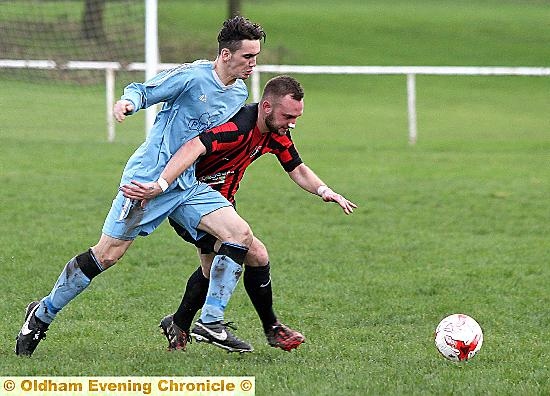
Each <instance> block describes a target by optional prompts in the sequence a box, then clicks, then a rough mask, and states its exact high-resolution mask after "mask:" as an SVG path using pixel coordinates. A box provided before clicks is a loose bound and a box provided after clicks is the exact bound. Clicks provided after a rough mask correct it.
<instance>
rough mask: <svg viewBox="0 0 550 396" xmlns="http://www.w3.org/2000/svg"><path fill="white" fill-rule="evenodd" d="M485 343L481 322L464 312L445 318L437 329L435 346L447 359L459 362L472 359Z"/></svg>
mask: <svg viewBox="0 0 550 396" xmlns="http://www.w3.org/2000/svg"><path fill="white" fill-rule="evenodd" d="M482 344H483V331H482V330H481V327H480V326H479V324H478V323H477V322H476V321H475V320H474V319H472V318H471V317H469V316H468V315H464V314H453V315H449V316H447V317H446V318H444V319H443V320H442V321H441V322H439V325H437V328H436V329H435V346H436V347H437V350H438V351H439V352H440V353H441V354H442V355H443V356H444V357H446V358H447V359H449V360H452V361H455V362H459V361H465V360H468V359H471V358H473V357H474V355H475V354H476V353H477V352H478V351H479V350H480V348H481V345H482Z"/></svg>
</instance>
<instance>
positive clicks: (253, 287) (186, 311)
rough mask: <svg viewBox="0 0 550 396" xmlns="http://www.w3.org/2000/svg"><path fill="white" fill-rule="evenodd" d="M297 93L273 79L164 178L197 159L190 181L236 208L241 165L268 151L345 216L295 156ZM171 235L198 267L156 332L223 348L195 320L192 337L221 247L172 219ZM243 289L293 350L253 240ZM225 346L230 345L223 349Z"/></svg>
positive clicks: (270, 329)
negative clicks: (186, 246) (190, 248)
mask: <svg viewBox="0 0 550 396" xmlns="http://www.w3.org/2000/svg"><path fill="white" fill-rule="evenodd" d="M303 96H304V93H303V90H302V87H301V86H300V84H299V83H298V81H296V80H295V79H294V78H292V77H288V76H278V77H274V78H273V79H271V80H270V81H268V83H267V84H266V86H265V88H264V93H263V96H262V100H261V101H260V103H254V104H249V105H246V106H244V107H243V108H242V109H241V110H240V111H239V112H238V113H237V114H236V115H235V116H234V117H233V118H232V119H231V120H230V121H228V122H227V123H225V124H222V125H220V126H218V127H216V128H213V129H211V130H209V131H207V132H204V133H202V134H201V135H199V136H198V137H197V138H195V139H193V141H192V142H189V143H188V144H186V145H185V146H184V147H182V148H181V149H180V151H179V152H178V153H177V154H176V155H175V156H174V158H173V159H172V160H171V161H170V163H169V164H168V165H167V167H166V168H165V170H164V172H163V174H162V177H163V178H164V179H166V180H167V181H168V182H171V180H173V179H175V177H177V175H178V174H179V172H181V171H183V169H185V168H186V167H187V166H188V165H189V164H190V163H192V162H193V161H194V160H195V159H196V158H199V156H200V158H199V161H198V163H197V165H196V176H197V178H198V179H199V180H200V181H203V182H204V183H208V184H210V185H211V186H212V187H213V188H214V189H215V190H217V191H220V193H221V194H222V195H223V196H225V197H226V198H227V199H228V200H229V201H230V202H231V203H232V204H234V205H235V194H236V192H237V190H238V188H239V183H240V181H241V179H242V178H243V176H244V173H245V170H246V168H247V167H248V166H249V165H250V164H251V163H252V162H253V161H254V160H256V159H257V158H259V157H260V156H262V155H263V154H266V153H272V154H274V155H276V156H277V159H278V160H279V162H280V164H281V166H282V167H283V169H284V170H285V171H286V172H287V173H288V175H289V176H290V178H291V179H292V180H293V181H294V182H295V183H296V184H298V185H299V186H300V187H302V188H303V189H304V190H306V191H308V192H310V193H313V194H317V195H320V196H321V197H322V199H323V200H324V201H326V202H331V201H332V202H336V203H338V204H339V205H340V206H341V207H342V209H343V210H344V213H346V214H350V213H352V212H353V209H354V208H356V205H355V204H354V203H353V202H351V201H349V200H347V199H346V198H344V197H343V196H342V195H340V194H337V193H335V192H334V191H332V190H331V189H330V188H329V187H327V186H326V184H325V183H324V182H323V181H322V180H321V179H320V178H319V177H318V176H317V175H316V174H315V173H314V172H313V171H312V170H311V169H310V168H309V167H307V166H306V165H305V164H304V163H303V162H302V159H301V158H300V155H299V154H298V151H297V150H296V147H295V146H294V143H293V141H292V138H291V135H290V131H289V129H292V128H294V126H295V123H296V120H297V118H298V117H300V116H301V115H302V113H303V106H304V105H303ZM121 189H122V191H123V192H124V193H125V195H126V196H127V197H129V198H132V199H140V200H143V199H145V200H147V199H150V198H153V197H154V196H156V195H158V194H159V193H160V192H161V191H162V190H161V189H160V186H157V185H156V183H154V182H153V183H143V184H142V183H134V184H132V185H126V186H123V187H122V188H121ZM170 223H171V224H172V226H173V227H174V229H175V230H176V232H177V233H178V234H179V235H180V236H181V237H182V238H183V239H185V240H186V241H188V242H191V243H193V244H195V245H196V246H197V248H198V250H199V257H200V260H201V267H199V268H198V269H197V270H196V271H195V272H194V273H193V274H192V275H191V277H190V278H189V280H188V282H187V288H186V290H185V293H184V296H183V299H182V302H181V304H180V306H179V308H178V310H177V311H176V312H175V313H174V314H173V315H168V316H166V317H165V318H163V319H162V321H161V323H160V327H161V328H162V330H163V332H164V334H165V336H166V338H167V339H168V343H169V346H168V349H170V350H173V349H183V350H184V349H185V347H186V344H187V341H188V339H189V335H192V336H193V337H194V338H195V339H197V341H205V342H211V343H213V344H215V345H217V346H219V347H222V348H225V346H224V345H223V343H220V342H219V341H218V340H216V338H214V337H212V335H211V334H209V333H208V332H205V331H204V329H203V328H202V327H201V326H200V320H199V321H198V322H197V323H196V325H195V327H194V328H193V330H192V331H191V332H189V329H190V327H191V323H192V321H193V318H194V316H195V315H196V313H197V312H198V310H199V309H200V308H201V307H202V305H203V304H204V302H205V300H206V298H207V292H208V285H209V279H208V278H209V274H210V264H211V263H212V258H213V257H214V254H215V253H214V252H215V251H216V250H217V248H218V246H219V242H218V243H217V244H216V241H217V240H218V239H219V236H218V237H217V238H216V236H213V235H206V236H204V237H202V238H201V239H200V240H198V241H195V240H193V239H192V238H191V236H190V235H189V233H188V232H187V231H186V230H185V229H184V228H183V227H181V226H179V225H178V224H177V223H176V222H174V221H170ZM244 286H245V289H246V291H247V293H248V295H249V297H250V299H251V301H252V304H253V305H254V308H255V309H256V311H257V313H258V315H259V317H260V320H261V321H262V325H263V329H264V333H265V335H266V337H267V341H268V343H269V344H270V345H271V346H273V347H277V348H281V349H283V350H286V351H290V350H292V349H294V348H297V347H298V346H299V345H300V344H301V343H302V342H304V340H305V339H304V337H303V335H302V334H300V333H299V332H297V331H295V330H292V329H290V328H289V327H288V326H285V325H284V324H282V323H280V322H279V321H278V319H277V317H276V315H275V313H274V311H273V297H272V289H271V276H270V265H269V256H268V253H267V250H266V248H265V246H264V245H263V243H262V242H261V241H260V240H259V239H257V238H256V237H254V240H253V243H252V245H251V247H250V249H249V251H248V254H247V255H246V257H245V271H244ZM225 349H228V348H225Z"/></svg>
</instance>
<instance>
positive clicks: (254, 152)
mask: <svg viewBox="0 0 550 396" xmlns="http://www.w3.org/2000/svg"><path fill="white" fill-rule="evenodd" d="M262 147H263V146H256V147H254V150H252V152H251V153H250V158H254V157H255V156H257V155H258V153H259V152H261V151H262Z"/></svg>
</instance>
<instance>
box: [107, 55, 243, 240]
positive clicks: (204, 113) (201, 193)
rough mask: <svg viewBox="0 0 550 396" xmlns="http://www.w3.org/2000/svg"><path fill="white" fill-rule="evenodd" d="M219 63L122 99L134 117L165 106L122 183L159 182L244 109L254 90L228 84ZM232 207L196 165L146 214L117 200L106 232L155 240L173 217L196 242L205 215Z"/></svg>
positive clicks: (200, 64)
mask: <svg viewBox="0 0 550 396" xmlns="http://www.w3.org/2000/svg"><path fill="white" fill-rule="evenodd" d="M213 65H214V64H213V62H210V61H195V62H193V63H188V64H184V65H181V66H179V67H177V68H175V69H171V70H168V71H165V72H162V73H160V74H158V75H157V76H155V77H154V78H152V79H151V80H149V81H146V82H145V83H143V84H140V83H132V84H130V85H128V86H127V87H126V88H125V89H124V95H122V99H126V100H129V101H130V102H132V104H133V105H134V109H135V110H134V113H135V112H136V111H138V110H140V109H143V108H147V107H149V106H151V105H154V104H156V103H161V102H164V105H163V107H162V110H161V111H160V112H159V113H158V115H157V118H156V119H155V123H154V125H153V128H151V131H150V132H149V136H148V137H147V139H146V140H145V142H144V143H143V144H142V145H141V146H140V147H139V148H138V149H137V150H136V151H135V152H134V154H132V156H131V157H130V159H129V160H128V162H127V164H126V167H125V168H124V172H123V174H122V179H121V182H120V184H121V185H123V184H128V183H130V182H131V181H132V180H136V181H139V182H151V181H155V180H158V178H159V177H160V174H161V173H162V171H163V170H164V168H165V167H166V164H167V163H168V161H169V160H170V158H171V157H172V156H173V155H174V154H175V153H176V151H178V149H179V148H180V147H181V146H182V145H183V144H184V143H185V142H187V141H188V140H190V139H192V138H194V137H195V136H197V135H198V134H199V133H201V132H204V131H205V130H207V129H210V128H212V127H214V126H217V125H220V124H223V123H224V122H226V121H227V120H229V119H230V118H231V117H232V116H233V115H235V113H237V112H238V111H239V109H240V108H241V107H242V106H243V105H244V103H245V101H246V98H247V97H248V91H247V89H246V85H245V83H244V81H243V80H241V79H237V80H236V82H235V83H234V84H232V85H229V86H226V85H224V84H223V83H222V82H221V81H220V79H219V77H218V75H217V74H216V72H215V71H214V69H213ZM230 205H231V204H230V203H229V202H228V201H227V200H226V199H225V198H223V197H222V196H221V194H219V193H218V192H217V191H214V190H212V189H211V188H210V187H209V186H206V185H202V183H199V182H198V181H197V180H196V178H195V165H194V164H193V165H192V166H190V167H189V168H188V169H187V170H185V171H184V172H183V174H181V175H180V176H179V177H178V178H177V179H176V180H175V181H174V182H173V183H172V184H171V185H170V186H169V188H168V189H167V190H166V191H165V192H164V193H162V194H161V195H159V196H158V197H155V198H154V199H153V200H151V201H150V202H149V203H148V204H147V207H146V209H145V210H141V209H140V207H139V204H138V203H136V202H134V201H131V200H130V199H128V198H124V196H123V195H122V193H120V192H119V194H118V195H117V196H116V197H115V199H114V200H113V203H112V205H111V210H110V211H109V213H108V215H107V218H106V219H105V223H104V224H103V230H102V231H103V233H104V234H106V235H109V236H111V237H113V238H117V239H123V240H132V239H134V238H136V237H137V236H138V235H143V236H144V235H149V234H150V233H151V232H153V231H154V230H155V229H156V228H157V227H158V226H159V225H160V223H161V222H162V221H163V220H164V219H165V218H166V217H167V216H169V215H171V216H172V218H173V219H174V220H175V221H177V222H178V223H179V224H180V225H182V226H183V227H185V228H186V229H187V230H188V231H189V232H190V234H191V235H192V236H193V237H194V238H195V239H197V238H200V237H201V236H202V235H203V234H204V233H203V232H201V231H198V230H197V229H196V227H197V226H198V224H199V222H200V220H201V218H202V216H204V215H206V214H208V213H211V212H212V211H214V210H217V209H219V208H221V207H224V206H230Z"/></svg>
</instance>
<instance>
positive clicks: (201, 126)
mask: <svg viewBox="0 0 550 396" xmlns="http://www.w3.org/2000/svg"><path fill="white" fill-rule="evenodd" d="M211 127H212V119H211V117H210V114H208V113H202V114H201V115H200V117H199V118H192V119H191V121H189V129H190V130H191V131H198V132H199V133H201V132H204V131H206V130H207V129H210V128H211Z"/></svg>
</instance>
